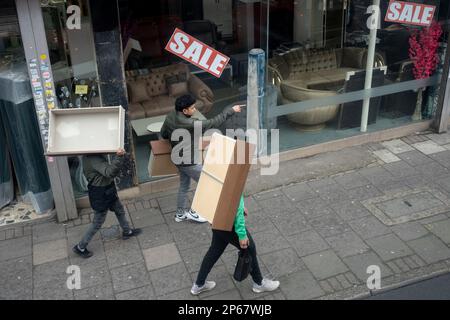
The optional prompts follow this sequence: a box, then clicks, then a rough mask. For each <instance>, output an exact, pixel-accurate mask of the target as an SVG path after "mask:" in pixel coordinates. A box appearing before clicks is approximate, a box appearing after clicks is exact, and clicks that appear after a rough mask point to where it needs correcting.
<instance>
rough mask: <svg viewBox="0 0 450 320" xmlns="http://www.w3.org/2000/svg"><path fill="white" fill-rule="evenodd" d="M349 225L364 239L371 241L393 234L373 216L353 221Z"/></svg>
mask: <svg viewBox="0 0 450 320" xmlns="http://www.w3.org/2000/svg"><path fill="white" fill-rule="evenodd" d="M348 224H349V225H350V226H351V227H352V229H353V230H354V231H355V232H356V233H357V234H358V235H359V236H360V237H361V238H363V239H370V238H374V237H376V236H381V235H384V234H387V233H390V232H391V230H390V229H389V228H388V227H387V226H386V225H384V224H383V223H381V222H380V221H379V220H378V219H377V218H375V217H373V216H368V217H364V218H361V219H355V220H351V221H349V222H348Z"/></svg>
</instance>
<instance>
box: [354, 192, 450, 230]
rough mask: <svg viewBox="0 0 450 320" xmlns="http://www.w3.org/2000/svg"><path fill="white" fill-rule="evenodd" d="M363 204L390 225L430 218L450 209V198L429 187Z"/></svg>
mask: <svg viewBox="0 0 450 320" xmlns="http://www.w3.org/2000/svg"><path fill="white" fill-rule="evenodd" d="M362 204H363V205H364V206H365V207H366V208H367V209H368V210H369V211H370V212H372V213H373V214H374V215H375V216H376V217H377V218H378V219H380V220H381V222H383V223H384V224H386V225H388V226H391V225H395V224H399V223H405V222H408V221H414V220H418V219H423V218H428V217H431V216H434V215H437V214H440V213H443V212H447V211H449V210H450V199H449V198H448V197H447V196H445V195H444V194H443V193H441V192H439V191H438V190H435V189H431V188H428V187H423V188H419V189H414V190H408V191H403V192H399V193H395V194H392V195H386V196H382V197H377V198H372V199H367V200H364V201H362Z"/></svg>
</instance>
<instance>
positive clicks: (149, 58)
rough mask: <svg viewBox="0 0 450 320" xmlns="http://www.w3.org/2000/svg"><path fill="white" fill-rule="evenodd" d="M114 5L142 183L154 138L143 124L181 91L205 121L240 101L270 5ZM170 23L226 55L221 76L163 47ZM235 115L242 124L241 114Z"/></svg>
mask: <svg viewBox="0 0 450 320" xmlns="http://www.w3.org/2000/svg"><path fill="white" fill-rule="evenodd" d="M119 8H120V20H121V32H122V43H123V47H124V60H125V70H126V71H125V73H126V80H127V89H128V98H129V109H128V110H129V112H128V114H129V117H130V120H131V127H132V128H133V141H134V150H135V159H136V164H137V171H138V172H137V173H138V179H139V182H145V181H149V180H152V179H154V177H149V173H148V163H149V157H150V145H149V141H150V140H154V139H158V135H157V134H155V133H154V132H151V131H149V130H147V127H148V126H149V125H150V126H156V125H157V124H158V123H159V124H161V123H162V121H163V120H164V117H165V115H167V114H168V113H169V112H171V111H172V110H173V109H174V106H175V99H176V98H177V97H178V96H180V95H182V94H183V93H191V94H192V95H194V96H195V98H196V100H197V103H196V107H197V109H198V110H199V111H200V113H201V115H203V116H204V117H206V118H211V117H213V116H215V115H217V114H219V113H220V112H221V111H222V110H223V109H224V108H226V107H227V106H229V105H230V104H234V103H236V102H241V103H242V102H243V101H244V103H245V100H246V88H245V86H246V83H247V59H248V51H249V50H251V49H253V48H263V49H265V48H266V46H267V34H266V25H267V5H266V2H265V1H237V0H183V1H181V0H164V1H138V0H123V1H119ZM175 28H179V29H181V30H183V31H184V32H186V33H188V34H189V35H191V36H193V37H195V38H197V39H199V40H200V41H202V42H204V43H206V44H207V45H209V46H211V47H213V48H215V49H216V50H218V51H220V52H221V53H223V54H225V55H227V56H228V57H230V62H229V63H228V65H227V66H226V68H225V70H224V71H223V73H222V75H221V77H220V78H217V77H215V76H213V75H211V74H210V73H208V72H206V71H204V70H202V69H199V68H197V67H195V66H194V65H192V64H190V63H188V62H186V61H184V60H182V59H180V58H178V57H177V56H175V55H173V54H171V53H169V52H167V51H166V50H165V49H164V48H165V46H166V44H167V42H168V41H169V39H170V37H171V35H172V34H173V32H174V30H175ZM173 75H176V76H177V79H176V81H177V83H182V84H183V83H184V82H185V83H186V85H180V86H179V87H178V90H173V87H171V86H170V85H168V82H167V79H168V77H169V76H173ZM171 81H172V80H171ZM240 117H241V118H240V120H241V121H240V123H242V124H243V125H245V123H246V122H245V113H242V114H241V115H240ZM230 125H231V124H230V123H226V124H224V125H223V127H222V128H221V129H224V128H225V127H230Z"/></svg>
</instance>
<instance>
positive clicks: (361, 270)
mask: <svg viewBox="0 0 450 320" xmlns="http://www.w3.org/2000/svg"><path fill="white" fill-rule="evenodd" d="M343 261H344V263H345V264H346V265H347V266H348V267H349V268H350V270H351V271H352V272H353V273H354V274H355V275H356V277H358V279H359V280H361V281H363V282H364V283H365V282H366V281H367V279H368V278H369V276H370V275H371V274H369V273H367V268H368V267H369V266H372V265H375V266H378V267H380V271H381V279H382V280H381V285H383V278H385V277H388V276H390V275H392V271H391V270H390V269H389V268H388V267H387V266H386V265H385V264H384V263H383V262H382V261H381V259H380V258H379V257H378V256H377V255H376V254H375V253H373V252H372V251H369V252H366V253H362V254H358V255H355V256H351V257H347V258H344V259H343Z"/></svg>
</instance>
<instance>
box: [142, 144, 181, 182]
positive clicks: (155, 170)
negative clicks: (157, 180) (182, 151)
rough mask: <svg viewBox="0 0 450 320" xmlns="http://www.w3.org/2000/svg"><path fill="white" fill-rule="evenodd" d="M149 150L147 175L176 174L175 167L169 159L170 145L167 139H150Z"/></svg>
mask: <svg viewBox="0 0 450 320" xmlns="http://www.w3.org/2000/svg"><path fill="white" fill-rule="evenodd" d="M150 145H151V151H150V159H149V161H148V175H149V176H150V177H162V176H171V175H175V174H178V169H177V167H176V166H175V165H174V164H173V162H172V160H171V159H170V154H171V152H172V146H171V144H170V141H169V140H154V141H150Z"/></svg>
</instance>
